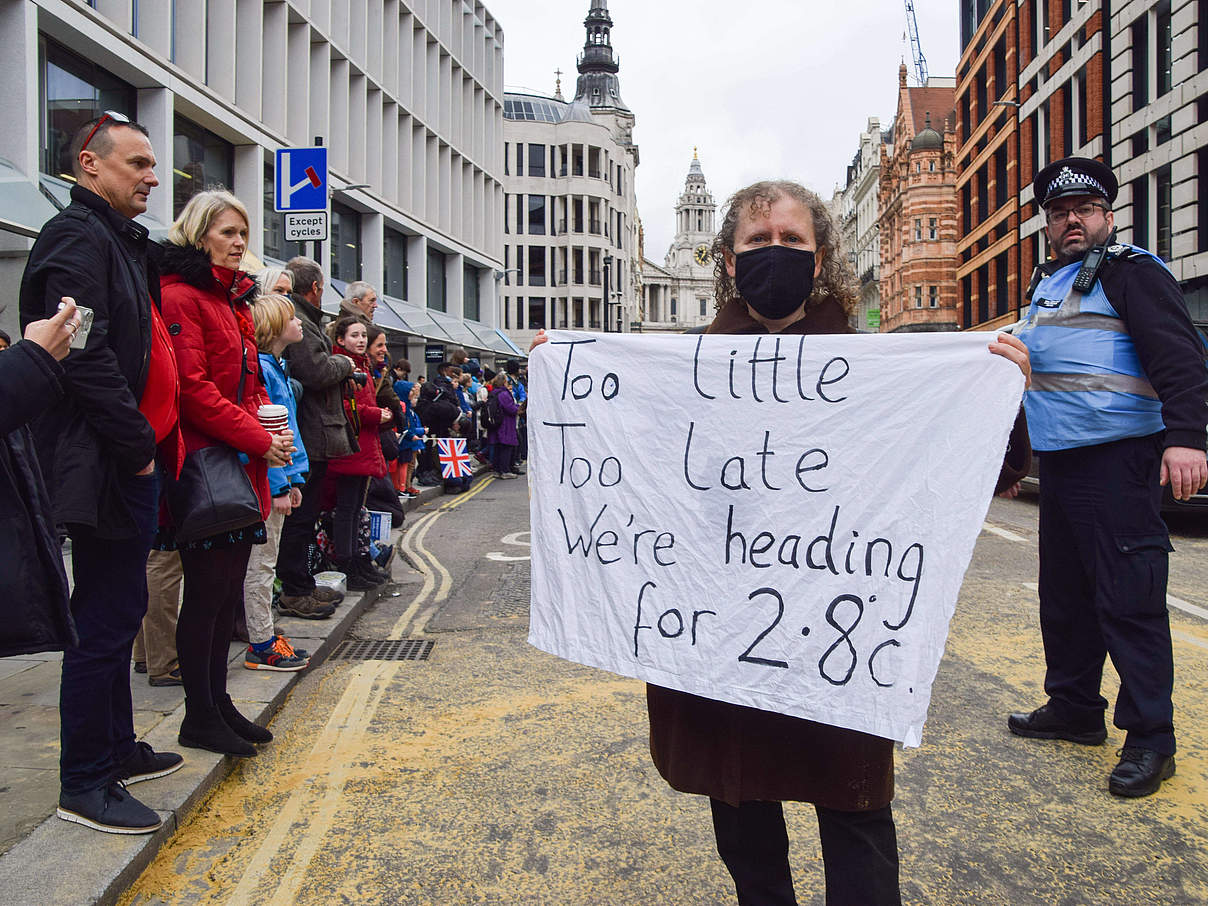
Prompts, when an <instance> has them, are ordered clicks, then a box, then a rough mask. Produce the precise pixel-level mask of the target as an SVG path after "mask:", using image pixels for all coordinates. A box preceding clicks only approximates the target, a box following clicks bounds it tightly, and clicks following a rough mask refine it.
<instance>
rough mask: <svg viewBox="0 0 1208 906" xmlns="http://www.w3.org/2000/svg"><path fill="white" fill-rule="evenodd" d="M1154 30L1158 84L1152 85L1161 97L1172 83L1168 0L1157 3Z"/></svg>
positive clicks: (1172, 62) (1172, 59)
mask: <svg viewBox="0 0 1208 906" xmlns="http://www.w3.org/2000/svg"><path fill="white" fill-rule="evenodd" d="M1154 31H1155V32H1156V33H1155V34H1154V43H1155V45H1156V46H1155V48H1154V49H1155V51H1156V52H1157V55H1156V58H1155V60H1154V62H1155V63H1156V64H1157V66H1156V69H1157V79H1158V84H1157V85H1155V86H1154V87H1155V89H1156V90H1157V96H1158V97H1161V96H1162V95H1164V94H1166V93H1167V92H1168V91H1170V89H1171V87H1172V86H1173V84H1174V82H1173V80H1172V78H1171V69H1172V67H1173V64H1174V55H1173V54H1172V53H1171V28H1170V0H1161V2H1160V3H1159V4H1158V6H1157V12H1156V15H1155V17H1154Z"/></svg>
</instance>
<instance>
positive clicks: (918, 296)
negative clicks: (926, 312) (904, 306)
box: [914, 285, 923, 308]
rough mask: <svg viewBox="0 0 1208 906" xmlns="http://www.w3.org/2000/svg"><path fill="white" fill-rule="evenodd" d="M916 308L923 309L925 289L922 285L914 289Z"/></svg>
mask: <svg viewBox="0 0 1208 906" xmlns="http://www.w3.org/2000/svg"><path fill="white" fill-rule="evenodd" d="M914 307H915V308H922V307H923V287H922V286H921V285H919V286H916V287H915V288H914Z"/></svg>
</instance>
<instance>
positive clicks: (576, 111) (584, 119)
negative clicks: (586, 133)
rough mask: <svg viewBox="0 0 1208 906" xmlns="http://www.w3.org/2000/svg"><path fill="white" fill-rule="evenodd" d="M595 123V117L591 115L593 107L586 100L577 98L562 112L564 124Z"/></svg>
mask: <svg viewBox="0 0 1208 906" xmlns="http://www.w3.org/2000/svg"><path fill="white" fill-rule="evenodd" d="M595 121H596V119H595V117H593V116H592V115H591V105H590V104H588V103H587V100H586V99H585V98H579V97H577V98H575V99H574V100H573V101H571V102H570V104H568V105H567V107H566V109H565V110H564V111H562V119H561V122H563V123H594V122H595Z"/></svg>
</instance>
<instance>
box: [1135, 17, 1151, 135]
mask: <svg viewBox="0 0 1208 906" xmlns="http://www.w3.org/2000/svg"><path fill="white" fill-rule="evenodd" d="M1131 30H1132V107H1133V112H1134V113H1135V112H1136V111H1138V110H1140V109H1141V108H1142V107H1144V106H1145V105H1146V104H1148V103H1149V19H1148V18H1147V17H1145V16H1138V17H1137V20H1136V21H1135V22H1133V24H1132V29H1131Z"/></svg>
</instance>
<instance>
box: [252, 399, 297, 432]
mask: <svg viewBox="0 0 1208 906" xmlns="http://www.w3.org/2000/svg"><path fill="white" fill-rule="evenodd" d="M256 414H257V416H258V417H259V419H260V425H261V427H263V428H264V430H265V431H267V432H268V433H269V434H281V433H282V432H284V431H288V430H289V410H288V409H286V408H285V407H284V406H278V405H277V404H276V403H265V404H264V405H263V406H261V407H260V408H259V409H258V410H257V412H256Z"/></svg>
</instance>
